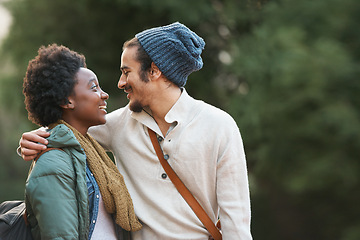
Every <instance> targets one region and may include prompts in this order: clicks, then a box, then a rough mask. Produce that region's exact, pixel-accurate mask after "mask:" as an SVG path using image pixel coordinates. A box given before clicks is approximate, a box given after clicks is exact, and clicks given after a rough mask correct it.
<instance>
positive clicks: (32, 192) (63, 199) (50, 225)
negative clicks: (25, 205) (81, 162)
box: [26, 150, 79, 239]
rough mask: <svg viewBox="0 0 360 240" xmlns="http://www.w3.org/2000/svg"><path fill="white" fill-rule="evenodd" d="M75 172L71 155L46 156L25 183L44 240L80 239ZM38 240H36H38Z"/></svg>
mask: <svg viewBox="0 0 360 240" xmlns="http://www.w3.org/2000/svg"><path fill="white" fill-rule="evenodd" d="M75 186H76V185H75V172H74V168H73V164H72V161H71V159H70V157H69V155H68V154H66V153H65V152H63V151H61V150H52V151H49V152H46V153H44V154H43V155H42V156H41V157H40V158H39V159H38V161H37V162H36V164H35V166H34V168H33V169H32V172H31V174H30V175H29V177H28V180H27V182H26V197H27V199H28V202H29V204H30V206H31V209H32V212H33V214H34V216H35V218H36V222H37V226H32V227H35V228H36V231H33V234H34V232H36V233H37V234H40V236H36V238H37V237H39V238H41V239H78V225H79V224H78V207H77V199H76V194H75ZM36 238H35V239H36Z"/></svg>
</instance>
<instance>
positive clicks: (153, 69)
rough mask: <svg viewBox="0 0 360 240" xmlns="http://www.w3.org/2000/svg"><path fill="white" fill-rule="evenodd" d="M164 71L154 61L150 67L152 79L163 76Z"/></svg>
mask: <svg viewBox="0 0 360 240" xmlns="http://www.w3.org/2000/svg"><path fill="white" fill-rule="evenodd" d="M161 74H162V72H161V71H160V69H159V68H158V67H157V66H156V65H155V63H154V62H152V63H151V67H150V73H149V76H150V79H157V78H159V77H160V76H161Z"/></svg>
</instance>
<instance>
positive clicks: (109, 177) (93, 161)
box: [57, 120, 142, 231]
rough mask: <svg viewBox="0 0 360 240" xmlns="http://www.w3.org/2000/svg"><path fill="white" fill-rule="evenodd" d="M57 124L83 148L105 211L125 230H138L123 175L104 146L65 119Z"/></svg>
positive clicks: (138, 225)
mask: <svg viewBox="0 0 360 240" xmlns="http://www.w3.org/2000/svg"><path fill="white" fill-rule="evenodd" d="M57 124H64V125H66V126H67V127H68V128H70V129H71V130H72V132H73V133H74V135H75V137H76V139H77V140H78V141H79V143H80V145H81V147H82V148H83V149H84V151H85V154H86V157H87V163H88V166H89V169H90V170H91V172H92V173H93V174H94V177H95V179H96V182H97V184H98V185H99V189H100V193H101V196H102V198H103V201H104V204H105V209H106V211H107V212H108V213H110V214H113V215H114V217H115V222H116V223H117V224H118V225H119V226H121V227H122V228H123V229H125V230H127V231H137V230H140V229H141V227H142V225H141V223H140V222H139V220H138V218H137V217H136V216H135V212H134V206H133V203H132V199H131V197H130V194H129V192H128V189H127V187H126V185H125V181H124V177H123V176H122V175H121V174H120V172H119V170H118V169H117V168H116V166H115V164H114V162H113V161H112V160H111V159H110V157H109V156H108V155H107V154H106V152H105V150H104V148H103V147H101V145H100V144H99V143H98V142H97V141H96V140H95V139H94V138H93V137H92V136H90V135H89V134H88V133H87V134H86V135H85V136H84V135H82V134H81V133H80V132H78V131H77V130H76V129H75V128H74V127H72V126H71V125H69V124H68V123H66V122H65V121H63V120H60V121H58V122H57Z"/></svg>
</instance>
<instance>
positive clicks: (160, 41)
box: [135, 22, 205, 87]
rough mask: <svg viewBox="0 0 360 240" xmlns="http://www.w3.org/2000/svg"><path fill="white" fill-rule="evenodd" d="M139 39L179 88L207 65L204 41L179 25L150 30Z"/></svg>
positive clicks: (138, 36) (177, 23) (150, 55)
mask: <svg viewBox="0 0 360 240" xmlns="http://www.w3.org/2000/svg"><path fill="white" fill-rule="evenodd" d="M135 37H136V38H137V39H138V40H139V42H140V44H141V46H142V47H143V48H144V50H145V51H146V53H147V54H148V55H149V57H150V58H151V60H152V61H153V62H154V63H155V65H156V66H157V67H158V68H159V69H160V71H161V72H162V73H163V74H164V75H165V76H166V78H167V79H169V80H170V81H172V82H173V83H175V84H176V85H178V86H179V87H183V86H185V84H186V81H187V78H188V76H189V75H190V74H191V73H192V72H194V71H198V70H200V69H201V68H202V66H203V61H202V58H201V56H200V54H201V52H202V50H203V49H204V47H205V42H204V40H203V39H202V38H201V37H199V36H198V35H197V34H196V33H194V32H193V31H191V30H190V29H189V28H187V27H186V26H185V25H183V24H181V23H179V22H175V23H172V24H170V25H167V26H162V27H155V28H151V29H147V30H145V31H142V32H140V33H138V34H136V35H135Z"/></svg>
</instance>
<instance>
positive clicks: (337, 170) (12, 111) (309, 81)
mask: <svg viewBox="0 0 360 240" xmlns="http://www.w3.org/2000/svg"><path fill="white" fill-rule="evenodd" d="M6 6H7V7H8V9H10V11H11V13H12V15H13V25H12V27H11V29H10V34H9V36H8V37H7V39H6V40H5V41H4V43H3V45H2V48H1V55H0V82H1V86H2V88H0V100H1V102H2V107H1V108H0V124H1V128H0V134H1V135H2V136H3V137H2V139H1V140H0V152H1V153H2V156H1V160H0V161H1V162H0V164H1V165H0V166H1V168H0V180H1V181H0V189H1V190H0V201H3V200H9V199H15V198H22V195H23V187H24V181H25V178H26V175H27V168H28V163H24V162H23V161H22V160H21V159H20V158H19V157H18V156H17V155H16V153H15V149H16V147H17V144H18V140H19V138H20V136H21V133H22V132H24V131H28V130H30V129H33V128H35V127H36V126H34V125H32V124H31V123H30V122H29V121H28V120H27V119H26V115H27V113H26V111H25V109H24V104H23V102H22V101H23V97H22V95H21V88H22V79H23V76H24V73H25V71H26V66H27V63H28V61H29V60H30V59H31V58H33V57H34V56H35V55H36V51H37V49H38V48H39V46H40V45H47V44H49V43H53V42H56V43H58V44H63V45H66V46H68V47H70V48H71V49H73V50H75V51H78V52H81V53H83V54H84V55H85V56H86V58H87V64H88V67H89V68H90V69H92V70H94V72H96V74H97V75H98V78H99V80H100V83H101V85H102V88H103V89H104V90H105V91H107V92H108V93H109V94H110V96H111V97H110V100H109V108H110V110H113V109H116V108H118V107H121V106H124V105H125V104H126V102H127V100H126V98H125V94H122V93H121V91H120V90H118V89H117V88H116V84H117V80H118V78H119V76H120V72H119V64H120V54H121V48H122V43H123V42H124V41H125V40H127V39H129V38H132V37H133V36H134V35H135V33H137V32H139V31H141V30H143V29H146V28H149V27H154V26H160V25H165V24H169V23H172V22H174V21H180V22H182V23H184V24H186V25H187V26H189V27H190V28H191V29H192V30H194V31H195V32H197V33H198V34H199V35H200V36H202V37H203V38H204V39H205V41H206V48H205V51H204V53H203V58H204V63H205V65H204V68H203V69H202V70H201V71H199V72H196V73H194V74H192V75H191V76H190V79H189V81H188V83H187V85H186V88H187V90H188V92H189V93H190V94H191V95H192V96H194V97H195V98H199V99H203V100H204V101H206V102H209V103H211V104H213V105H215V106H218V107H220V108H222V109H224V110H226V111H228V112H229V113H230V114H231V115H232V116H233V117H234V118H235V120H236V121H237V123H238V125H239V128H240V130H241V132H242V136H243V140H244V144H245V150H246V153H247V160H248V168H249V177H250V191H251V199H252V215H253V216H252V232H253V237H254V239H274V240H275V239H276V240H279V239H283V240H288V239H292V240H297V239H299V240H300V239H307V240H318V239H328V240H331V239H334V240H335V239H336V240H339V239H340V240H357V239H360V220H359V218H358V216H359V215H360V209H359V208H360V207H359V204H358V203H359V202H360V193H359V192H358V191H357V190H358V189H360V181H359V174H360V162H359V156H360V150H359V148H360V98H359V97H358V94H359V93H360V81H359V80H358V76H359V73H360V67H359V60H360V31H358V24H359V22H360V3H359V2H358V0H342V1H340V0H327V1H309V0H305V1H290V0H270V1H267V0H227V1H220V0H211V1H205V0H198V1H190V0H183V1H171V0H161V1H160V0H132V1H127V0H96V1H95V0H79V1H70V0H52V1H46V0H11V1H9V2H7V3H6Z"/></svg>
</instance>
